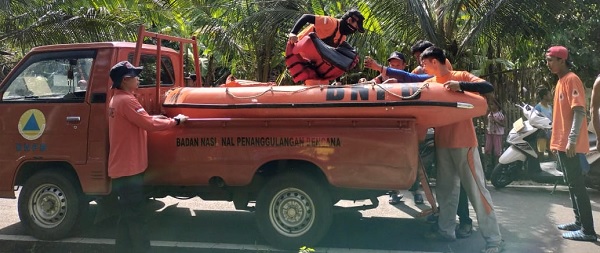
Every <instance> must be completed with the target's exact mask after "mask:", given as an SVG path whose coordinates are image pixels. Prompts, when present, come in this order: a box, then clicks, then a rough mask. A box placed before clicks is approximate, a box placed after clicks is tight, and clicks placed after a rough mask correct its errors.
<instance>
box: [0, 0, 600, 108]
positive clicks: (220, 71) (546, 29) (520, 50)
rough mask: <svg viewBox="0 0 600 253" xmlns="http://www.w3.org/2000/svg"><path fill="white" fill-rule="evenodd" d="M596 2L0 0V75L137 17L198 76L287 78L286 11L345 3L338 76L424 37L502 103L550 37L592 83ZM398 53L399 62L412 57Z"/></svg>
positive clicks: (532, 80) (536, 74) (116, 36)
mask: <svg viewBox="0 0 600 253" xmlns="http://www.w3.org/2000/svg"><path fill="white" fill-rule="evenodd" d="M599 5H600V4H599V3H598V1H596V0H570V1H569V0H511V1H508V0H475V1H473V0H445V1H441V0H386V1H374V0H371V1H365V0H361V1H356V0H353V1H349V0H342V1H340V0H338V1H319V0H239V1H231V0H152V1H151V0H111V1H106V0H85V1H81V0H50V1H47V0H44V1H42V0H31V1H1V2H0V41H1V42H2V44H1V45H2V47H0V50H1V51H2V52H0V53H1V54H3V55H4V56H3V57H1V58H0V67H1V68H2V69H1V74H0V78H3V76H4V75H5V74H6V73H7V72H8V71H9V70H10V69H11V68H12V67H13V66H14V64H15V62H16V61H17V60H18V59H19V58H20V57H21V56H23V54H25V53H26V52H27V51H28V50H30V49H31V48H32V47H34V46H41V45H48V44H59V43H74V42H94V41H112V40H118V41H134V40H135V36H136V32H137V27H138V25H140V24H144V25H145V26H146V27H147V29H148V30H150V31H155V32H161V33H166V34H171V35H177V36H184V37H191V36H196V37H197V38H198V40H199V43H200V49H201V54H202V55H201V57H202V60H203V78H204V79H205V82H206V83H208V84H211V85H217V84H218V83H223V82H224V80H225V77H226V76H227V75H228V74H230V73H233V74H234V75H235V76H236V77H237V78H240V79H251V80H258V81H275V82H277V83H278V84H292V81H291V79H290V78H289V76H288V75H287V71H286V70H285V63H284V51H285V43H286V41H287V34H288V33H289V31H290V29H291V27H292V26H293V24H294V22H295V21H296V19H297V18H298V17H300V16H301V15H302V14H304V13H314V14H319V15H331V16H338V17H339V16H341V15H342V14H343V13H344V12H345V11H346V10H348V9H350V8H353V7H355V8H358V9H359V10H360V11H361V12H362V13H363V14H364V16H365V17H366V22H365V28H366V29H367V32H366V33H364V34H355V35H352V36H350V39H349V42H350V44H352V45H354V46H355V48H356V49H357V50H358V52H359V53H360V55H361V63H360V64H359V66H358V67H357V68H355V69H354V70H352V71H351V72H349V73H347V74H346V75H345V76H343V77H342V78H341V80H340V81H341V82H343V83H355V82H356V81H357V80H358V78H360V77H372V76H374V75H375V73H373V72H370V71H365V70H364V69H363V68H362V59H363V58H364V56H366V55H369V56H372V57H374V58H375V59H377V60H379V61H385V59H386V58H387V56H388V54H389V53H390V52H391V51H393V50H398V51H401V52H403V53H405V54H407V55H408V56H410V46H411V45H412V44H413V43H414V42H415V41H417V40H419V39H427V40H430V41H432V42H434V43H435V44H436V45H438V46H440V47H442V48H444V49H445V50H446V52H447V53H448V55H449V57H450V60H451V61H452V62H453V65H455V68H456V69H465V70H469V71H471V72H474V73H476V74H478V75H481V76H483V77H485V78H486V79H488V80H490V81H491V82H492V83H494V85H496V87H497V94H496V95H497V97H498V98H499V100H500V101H501V102H503V103H504V104H506V102H509V104H512V103H514V102H518V101H531V100H532V99H533V94H534V92H533V91H534V89H535V87H536V86H538V85H546V86H550V85H552V84H554V83H555V81H556V80H555V79H554V78H555V77H554V75H551V74H550V73H549V72H548V70H547V68H546V67H545V64H544V59H543V58H544V50H545V49H546V48H547V47H549V46H550V45H553V44H563V45H565V46H567V47H569V48H570V49H571V50H572V57H573V61H574V63H575V65H576V69H575V71H576V72H577V73H578V74H579V76H580V77H581V78H582V80H583V81H584V83H585V84H586V85H588V86H590V85H591V84H592V81H593V79H594V78H595V76H596V75H597V74H598V73H599V72H600V57H598V56H599V55H600V52H599V51H598V50H600V15H598V13H599V12H600V6H599ZM167 46H169V45H167ZM190 56H191V54H190ZM408 58H409V59H410V60H409V62H408V63H409V67H414V66H416V64H417V63H416V61H415V60H414V59H412V57H408ZM503 106H504V105H503ZM504 107H506V106H504Z"/></svg>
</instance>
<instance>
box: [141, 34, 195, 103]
mask: <svg viewBox="0 0 600 253" xmlns="http://www.w3.org/2000/svg"><path fill="white" fill-rule="evenodd" d="M146 37H150V38H153V39H154V40H155V41H156V59H158V60H157V61H156V78H155V79H156V93H155V94H156V99H155V101H156V108H161V99H160V95H161V94H160V73H161V71H160V70H161V67H162V66H161V65H162V62H161V61H160V59H161V58H162V51H161V48H162V41H163V40H167V41H174V42H179V61H180V62H179V66H182V69H181V70H182V71H176V73H174V74H175V78H176V80H181V84H182V85H184V81H183V80H184V76H183V74H184V73H183V67H185V66H184V51H185V45H186V44H191V45H192V50H193V52H192V53H193V58H194V72H195V74H196V80H195V81H194V85H195V86H196V87H202V78H201V69H200V63H199V60H200V59H199V58H198V43H197V42H196V36H192V38H191V39H186V38H181V37H176V36H170V35H166V34H160V33H154V32H148V31H146V28H145V27H144V26H143V25H140V27H139V28H138V37H137V42H136V47H135V52H134V56H133V65H135V66H138V65H139V64H140V58H141V55H142V47H143V45H144V39H145V38H146Z"/></svg>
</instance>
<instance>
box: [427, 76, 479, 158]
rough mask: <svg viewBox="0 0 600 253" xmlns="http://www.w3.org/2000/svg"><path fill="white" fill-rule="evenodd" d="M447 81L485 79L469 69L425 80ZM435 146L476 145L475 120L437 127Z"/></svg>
mask: <svg viewBox="0 0 600 253" xmlns="http://www.w3.org/2000/svg"><path fill="white" fill-rule="evenodd" d="M447 81H459V82H483V81H485V80H483V79H481V78H479V77H477V76H475V75H473V74H471V73H469V72H467V71H450V73H449V74H447V75H445V76H439V77H435V76H434V77H432V78H429V79H427V80H425V82H428V83H432V84H431V85H443V83H445V82H447ZM449 92H451V91H449ZM435 146H436V147H440V148H469V147H476V146H477V136H476V135H475V127H474V126H473V121H472V120H465V121H461V122H458V123H454V124H451V125H447V126H441V127H436V128H435Z"/></svg>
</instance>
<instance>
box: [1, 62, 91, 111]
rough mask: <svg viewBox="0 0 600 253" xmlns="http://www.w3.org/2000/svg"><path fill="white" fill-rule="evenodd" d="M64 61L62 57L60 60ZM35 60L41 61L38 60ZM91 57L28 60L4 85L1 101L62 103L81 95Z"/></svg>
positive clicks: (89, 68)
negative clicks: (58, 100)
mask: <svg viewBox="0 0 600 253" xmlns="http://www.w3.org/2000/svg"><path fill="white" fill-rule="evenodd" d="M63 57H64V56H63ZM37 58H45V59H39V60H37ZM92 61H93V58H92V57H89V58H88V57H84V58H53V57H48V58H46V57H32V58H31V59H30V61H28V62H26V64H25V65H24V66H22V67H20V68H19V70H17V71H19V72H18V75H16V77H15V78H12V79H11V81H10V83H7V86H8V87H7V88H6V91H5V92H4V94H3V95H2V100H3V101H10V100H40V99H44V100H45V99H64V98H65V97H71V98H74V97H79V98H81V100H83V96H68V95H69V94H75V93H85V90H86V88H87V80H88V78H89V75H90V70H91V66H92Z"/></svg>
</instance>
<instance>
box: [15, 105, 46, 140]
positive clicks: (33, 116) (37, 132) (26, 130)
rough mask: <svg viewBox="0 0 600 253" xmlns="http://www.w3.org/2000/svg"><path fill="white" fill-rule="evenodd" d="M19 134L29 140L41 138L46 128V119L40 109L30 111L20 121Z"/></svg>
mask: <svg viewBox="0 0 600 253" xmlns="http://www.w3.org/2000/svg"><path fill="white" fill-rule="evenodd" d="M18 127H19V133H20V134H21V136H23V138H25V139H27V140H30V141H32V140H35V139H37V138H40V136H42V134H43V133H44V129H45V128H46V117H44V114H43V113H42V112H41V111H40V110H38V109H29V110H27V111H26V112H24V113H23V115H21V118H20V119H19V126H18Z"/></svg>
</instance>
